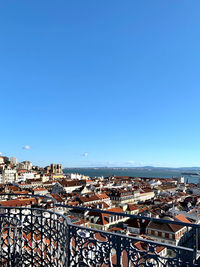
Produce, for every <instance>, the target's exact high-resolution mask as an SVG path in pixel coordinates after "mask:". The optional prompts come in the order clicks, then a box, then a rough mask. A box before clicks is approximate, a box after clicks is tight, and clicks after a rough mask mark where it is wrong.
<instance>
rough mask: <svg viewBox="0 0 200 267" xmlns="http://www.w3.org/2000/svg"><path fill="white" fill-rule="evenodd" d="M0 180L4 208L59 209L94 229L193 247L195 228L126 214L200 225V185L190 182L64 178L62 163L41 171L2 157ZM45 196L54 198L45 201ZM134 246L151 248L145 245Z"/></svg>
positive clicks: (74, 175)
mask: <svg viewBox="0 0 200 267" xmlns="http://www.w3.org/2000/svg"><path fill="white" fill-rule="evenodd" d="M0 181H1V184H0V206H1V207H13V209H14V208H15V207H28V208H31V207H40V208H43V209H48V210H53V209H56V211H57V212H59V213H61V214H63V215H65V216H67V217H68V219H69V220H70V221H71V222H72V223H74V224H76V225H79V226H84V227H88V228H92V229H97V230H103V231H108V232H113V233H120V234H123V235H127V236H134V237H140V238H142V239H148V240H154V241H158V242H161V243H163V244H170V245H175V246H177V245H183V246H186V245H187V246H190V241H191V240H190V239H191V232H190V227H186V226H184V225H178V224H172V223H161V222H158V223H157V222H155V221H151V220H148V219H140V218H139V217H137V218H134V217H128V216H125V215H126V214H127V215H137V216H141V217H142V218H143V217H145V218H156V219H162V220H167V221H176V222H182V223H187V224H200V183H199V184H191V183H188V181H185V179H184V177H175V178H172V179H166V178H162V177H161V178H153V177H128V176H120V177H119V176H111V177H95V178H91V177H89V176H85V175H81V174H78V173H63V170H62V165H61V164H51V165H50V166H46V167H45V168H41V167H39V166H33V165H32V163H31V162H30V161H23V162H20V163H18V161H17V159H16V158H15V157H11V158H8V157H3V156H0ZM20 194H21V195H20ZM44 196H46V197H49V199H48V200H45V201H44ZM51 199H54V200H55V201H56V202H57V204H58V205H57V206H56V207H55V206H54V203H53V201H52V200H51ZM80 208H81V209H80ZM82 208H86V209H82ZM102 211H105V212H108V213H104V212H102ZM109 212H110V213H109ZM112 212H113V214H112ZM115 213H116V214H117V215H116V214H115ZM120 214H121V215H120ZM134 246H135V247H136V248H137V247H139V248H140V250H141V249H142V250H145V249H147V248H145V247H144V244H143V242H142V241H137V242H135V244H134ZM158 253H160V254H161V255H163V256H164V255H166V254H167V250H166V247H164V246H163V247H159V248H158Z"/></svg>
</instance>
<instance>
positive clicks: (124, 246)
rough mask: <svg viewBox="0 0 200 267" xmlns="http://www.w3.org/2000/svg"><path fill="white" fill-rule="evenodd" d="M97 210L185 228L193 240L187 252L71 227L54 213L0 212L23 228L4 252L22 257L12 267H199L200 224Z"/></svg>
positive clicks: (9, 209)
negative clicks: (199, 238) (20, 224)
mask: <svg viewBox="0 0 200 267" xmlns="http://www.w3.org/2000/svg"><path fill="white" fill-rule="evenodd" d="M30 196H33V195H30ZM54 204H55V206H54V209H57V208H63V209H65V212H67V211H70V210H71V209H73V208H74V207H73V206H66V205H64V206H62V205H59V204H57V203H56V202H54ZM76 209H80V210H83V211H91V209H89V208H84V207H76ZM95 211H96V212H99V213H107V214H108V215H109V214H110V215H116V216H125V217H127V218H137V219H139V220H149V221H155V222H162V223H170V224H179V225H183V226H185V227H186V228H187V229H190V230H188V231H191V233H192V234H194V235H193V237H194V238H193V239H192V240H194V242H193V244H192V246H191V247H183V246H174V245H169V244H162V243H160V242H155V241H153V240H149V239H144V238H140V237H133V236H128V235H124V234H119V233H112V232H108V231H101V230H97V229H92V228H88V227H82V226H79V225H74V224H73V223H72V222H71V221H70V220H69V219H68V217H66V216H64V215H62V214H59V213H57V212H56V211H55V210H45V209H40V208H23V207H0V214H1V216H6V218H14V219H15V220H17V221H21V222H22V225H23V230H22V238H20V235H19V236H17V235H15V237H16V238H15V242H8V244H7V250H6V251H7V252H8V251H12V252H13V254H12V253H11V255H12V256H11V257H12V259H15V257H16V258H17V257H18V258H19V256H21V260H18V262H17V264H16V265H14V266H19V267H20V266H23V267H29V266H31V267H36V266H37V267H38V266H48V267H49V266H53V267H54V266H56V267H58V266H59V267H64V266H68V267H76V266H77V267H94V266H98V267H100V266H102V267H108V266H110V267H111V266H113V267H115V266H120V267H121V266H123V267H129V266H130V267H132V266H155V267H157V266H159V267H161V266H162V267H165V266H180V267H181V266H182V267H183V266H188V267H190V266H200V263H199V253H198V248H199V247H198V236H199V234H198V231H199V227H200V226H199V225H196V224H189V223H188V224H187V223H181V222H174V221H167V220H159V219H154V218H147V217H141V216H136V215H128V214H124V213H115V212H108V211H102V210H95ZM7 234H8V236H7V238H8V239H9V238H10V237H11V236H12V235H10V232H7ZM13 237H14V235H13ZM20 242H21V243H20ZM20 244H21V246H20ZM16 245H17V249H16ZM4 248H5V243H4V246H2V244H1V251H2V249H4ZM15 251H16V252H17V253H16V254H15V253H14V252H15ZM11 257H10V256H8V254H5V258H6V260H7V262H5V266H12V264H13V261H12V260H11ZM9 262H10V263H9ZM6 264H7V265H6ZM9 264H10V265H9Z"/></svg>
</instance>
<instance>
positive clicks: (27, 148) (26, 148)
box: [22, 145, 31, 150]
mask: <svg viewBox="0 0 200 267" xmlns="http://www.w3.org/2000/svg"><path fill="white" fill-rule="evenodd" d="M30 148H31V147H30V146H29V145H26V146H23V147H22V149H25V150H29V149H30Z"/></svg>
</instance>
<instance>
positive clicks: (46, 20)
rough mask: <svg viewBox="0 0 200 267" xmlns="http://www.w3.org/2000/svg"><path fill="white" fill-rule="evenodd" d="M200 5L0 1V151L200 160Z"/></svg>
mask: <svg viewBox="0 0 200 267" xmlns="http://www.w3.org/2000/svg"><path fill="white" fill-rule="evenodd" d="M199 10H200V1H199V0H193V1H189V0H187V1H185V0H182V1H180V0H173V1H172V0H168V1H161V0H151V1H148V0H146V1H144V0H134V1H133V0H126V1H121V0H109V1H108V0H100V1H94V0H84V1H83V0H70V1H69V0H63V1H62V0H59V1H55V0H54V1H52V0H42V1H41V0H29V1H27V0H23V1H22V0H18V1H10V0H2V1H1V3H0V27H1V28H0V92H1V94H0V98H1V102H0V107H1V127H0V151H1V152H2V154H4V155H7V156H16V157H18V159H19V160H26V159H27V160H31V161H32V162H33V163H34V164H39V165H42V166H44V165H47V164H49V163H51V162H56V163H57V162H61V163H62V164H63V165H64V166H68V167H70V166H135V165H154V166H194V165H196V166H200V123H199V121H200V15H199ZM24 146H30V149H22V147H24Z"/></svg>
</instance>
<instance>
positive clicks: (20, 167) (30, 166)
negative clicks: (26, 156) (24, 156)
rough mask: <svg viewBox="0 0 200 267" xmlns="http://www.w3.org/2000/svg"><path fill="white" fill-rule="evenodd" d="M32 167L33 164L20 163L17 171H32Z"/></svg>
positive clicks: (28, 162)
mask: <svg viewBox="0 0 200 267" xmlns="http://www.w3.org/2000/svg"><path fill="white" fill-rule="evenodd" d="M32 167H33V164H32V162H30V161H22V162H20V163H19V164H18V168H19V169H24V170H28V171H30V170H32Z"/></svg>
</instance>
